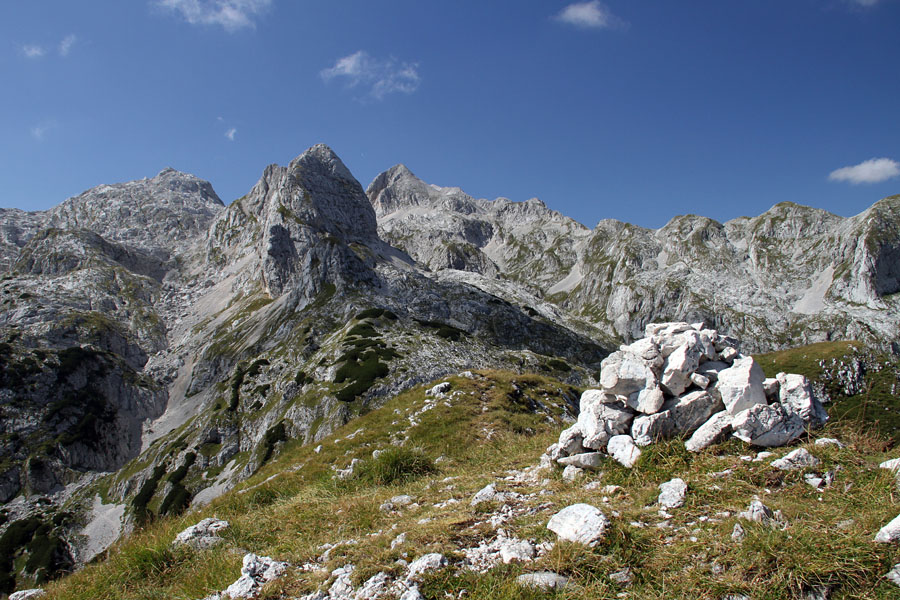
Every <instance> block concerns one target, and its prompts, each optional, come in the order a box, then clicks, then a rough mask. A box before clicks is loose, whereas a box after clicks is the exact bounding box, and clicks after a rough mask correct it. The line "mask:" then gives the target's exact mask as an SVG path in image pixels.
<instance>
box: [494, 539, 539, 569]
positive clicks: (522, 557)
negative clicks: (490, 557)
mask: <svg viewBox="0 0 900 600" xmlns="http://www.w3.org/2000/svg"><path fill="white" fill-rule="evenodd" d="M533 558H534V546H532V545H531V542H529V541H527V540H509V541H508V542H506V543H504V544H503V545H501V546H500V560H502V561H503V564H509V563H511V562H513V561H519V562H527V561H530V560H532V559H533Z"/></svg>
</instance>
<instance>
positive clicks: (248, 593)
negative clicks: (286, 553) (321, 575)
mask: <svg viewBox="0 0 900 600" xmlns="http://www.w3.org/2000/svg"><path fill="white" fill-rule="evenodd" d="M287 567H288V564H287V563H284V562H279V561H277V560H274V559H272V558H269V557H268V556H257V555H256V554H252V553H250V554H245V555H244V560H243V566H242V567H241V576H240V578H239V579H238V580H237V581H235V582H234V583H232V584H231V585H229V586H228V587H227V588H226V589H225V592H224V594H225V596H226V597H227V596H230V597H232V598H253V597H255V596H256V593H257V592H258V591H259V588H261V587H262V586H263V585H265V584H266V583H268V582H270V581H273V580H275V579H277V578H279V577H281V576H282V575H284V574H285V573H286V572H287Z"/></svg>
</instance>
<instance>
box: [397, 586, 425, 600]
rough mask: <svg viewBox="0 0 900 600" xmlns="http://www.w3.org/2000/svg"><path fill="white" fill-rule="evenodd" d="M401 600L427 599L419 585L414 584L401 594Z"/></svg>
mask: <svg viewBox="0 0 900 600" xmlns="http://www.w3.org/2000/svg"><path fill="white" fill-rule="evenodd" d="M399 600H425V596H423V595H422V592H420V591H419V586H417V585H414V586H413V587H411V588H409V589H408V590H406V591H405V592H403V594H402V595H401V596H400V598H399Z"/></svg>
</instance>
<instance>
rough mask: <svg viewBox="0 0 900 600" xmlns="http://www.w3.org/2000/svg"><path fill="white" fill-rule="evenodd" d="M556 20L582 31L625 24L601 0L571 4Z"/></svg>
mask: <svg viewBox="0 0 900 600" xmlns="http://www.w3.org/2000/svg"><path fill="white" fill-rule="evenodd" d="M556 20H558V21H560V22H562V23H566V24H568V25H574V26H575V27H581V28H582V29H611V28H613V27H621V26H623V25H624V24H625V23H624V21H622V20H621V19H619V18H618V17H616V16H615V15H614V14H612V12H610V10H609V9H608V8H607V7H606V6H605V5H604V4H603V3H602V2H600V0H590V1H589V2H575V3H573V4H569V5H568V6H566V7H565V8H564V9H562V11H560V13H559V14H558V15H556Z"/></svg>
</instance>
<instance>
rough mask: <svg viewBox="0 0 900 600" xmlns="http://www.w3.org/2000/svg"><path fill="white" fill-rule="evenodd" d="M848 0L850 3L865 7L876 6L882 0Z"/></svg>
mask: <svg viewBox="0 0 900 600" xmlns="http://www.w3.org/2000/svg"><path fill="white" fill-rule="evenodd" d="M847 1H848V2H850V4H856V5H857V6H864V7H869V6H875V5H876V4H878V2H880V0H847Z"/></svg>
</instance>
